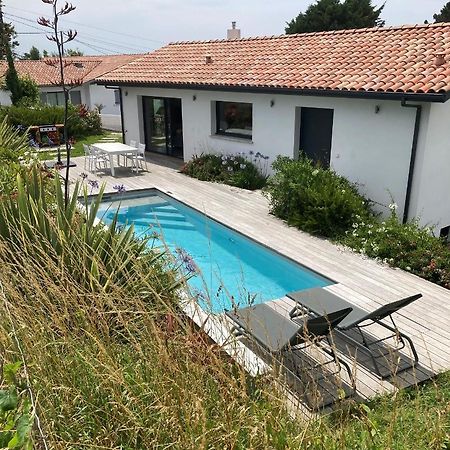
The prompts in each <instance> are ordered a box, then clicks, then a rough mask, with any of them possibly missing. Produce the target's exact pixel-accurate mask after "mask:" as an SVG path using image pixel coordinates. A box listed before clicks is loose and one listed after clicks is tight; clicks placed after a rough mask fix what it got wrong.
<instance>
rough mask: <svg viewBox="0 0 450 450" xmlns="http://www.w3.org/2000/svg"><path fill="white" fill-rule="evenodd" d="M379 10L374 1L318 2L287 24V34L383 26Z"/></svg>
mask: <svg viewBox="0 0 450 450" xmlns="http://www.w3.org/2000/svg"><path fill="white" fill-rule="evenodd" d="M383 8H384V4H383V5H382V6H380V7H379V8H376V7H375V6H373V5H372V0H344V2H343V3H342V2H341V1H340V0H317V1H316V3H313V4H312V5H310V6H309V7H308V8H307V10H306V11H305V12H304V13H302V12H301V13H300V14H299V15H298V16H297V17H296V18H294V19H292V20H291V21H290V22H288V23H287V27H286V29H285V31H286V33H287V34H293V33H310V32H317V31H332V30H345V29H353V28H371V27H376V26H383V25H384V20H382V19H381V18H380V15H381V12H382V11H383Z"/></svg>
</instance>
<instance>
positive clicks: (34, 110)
mask: <svg viewBox="0 0 450 450" xmlns="http://www.w3.org/2000/svg"><path fill="white" fill-rule="evenodd" d="M6 116H7V117H8V123H9V124H10V125H13V126H22V127H24V128H28V127H31V126H34V125H50V124H61V123H63V122H64V108H63V107H61V106H49V105H37V106H33V107H26V106H8V107H2V108H1V109H0V118H4V117H6ZM68 132H69V136H70V137H75V138H80V137H84V136H90V135H92V134H100V133H101V120H100V115H99V114H98V112H97V111H87V110H86V109H85V107H83V106H78V107H76V106H73V105H69V122H68Z"/></svg>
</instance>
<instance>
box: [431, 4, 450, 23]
mask: <svg viewBox="0 0 450 450" xmlns="http://www.w3.org/2000/svg"><path fill="white" fill-rule="evenodd" d="M433 19H434V22H435V23H437V22H450V2H448V3H446V4H445V5H444V6H443V8H442V9H441V12H440V13H439V14H434V16H433Z"/></svg>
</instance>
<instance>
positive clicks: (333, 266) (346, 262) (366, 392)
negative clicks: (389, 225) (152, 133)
mask: <svg viewBox="0 0 450 450" xmlns="http://www.w3.org/2000/svg"><path fill="white" fill-rule="evenodd" d="M148 161H149V165H148V168H149V170H148V172H140V173H139V174H132V173H131V171H130V169H129V168H128V169H125V168H121V169H118V170H117V173H116V177H115V178H113V177H111V176H110V175H109V172H108V171H106V172H105V173H102V172H99V173H97V174H96V175H92V174H90V175H89V178H90V179H97V180H98V181H99V182H100V183H106V192H112V191H113V186H114V185H116V184H123V185H124V186H125V187H126V189H127V191H130V190H134V189H146V188H157V189H159V190H160V191H162V192H164V193H166V194H169V195H171V196H172V197H174V198H176V199H178V200H180V201H182V202H184V203H186V204H188V205H190V206H192V207H194V208H196V209H198V210H200V211H202V212H204V213H206V214H207V215H209V216H210V217H212V218H214V219H216V220H218V221H219V222H222V223H224V224H225V225H228V226H229V227H231V228H234V229H235V230H237V231H239V232H241V233H243V234H245V235H247V236H248V237H250V238H252V239H254V240H255V241H258V242H260V243H261V244H264V245H266V246H268V247H270V248H272V249H274V250H276V251H278V252H280V253H281V254H284V255H286V256H288V257H289V258H291V259H293V260H295V261H297V262H299V263H300V264H303V265H305V266H307V267H309V268H311V269H313V270H315V271H317V272H319V273H321V274H323V275H325V276H326V277H328V278H331V279H332V280H334V281H336V284H335V285H332V286H330V287H328V288H327V289H329V290H330V291H333V292H335V293H336V294H339V295H340V296H342V297H343V298H345V299H347V300H348V301H349V302H351V303H354V304H355V305H357V306H359V307H361V308H363V309H367V310H373V309H376V308H378V307H379V306H381V305H383V304H385V303H388V302H391V301H394V300H397V299H399V298H403V297H406V296H409V295H412V294H415V293H418V292H420V293H422V294H423V298H421V299H419V300H418V301H416V302H415V303H413V304H411V305H409V306H407V307H406V308H404V309H403V310H402V311H401V312H400V313H397V314H396V315H395V316H396V317H395V318H396V321H397V324H398V326H399V328H400V330H401V331H403V332H404V333H405V334H407V335H409V336H410V337H411V338H412V339H413V341H414V343H415V345H416V349H417V351H418V354H419V366H418V367H417V368H416V369H414V370H410V371H406V372H403V373H402V374H399V375H398V376H396V377H395V379H390V380H389V381H381V380H380V378H378V377H377V376H376V375H374V374H373V372H372V371H371V370H368V367H367V366H365V365H364V364H363V365H360V364H358V365H357V366H354V370H356V375H357V391H358V394H359V395H360V396H361V397H362V398H370V397H373V396H374V395H376V394H381V393H385V392H390V391H393V390H394V389H395V388H396V387H406V386H410V385H412V384H414V383H415V382H420V381H424V380H426V379H428V378H430V377H432V376H434V375H435V374H437V373H440V372H445V371H448V370H450V345H449V344H450V291H448V290H446V289H444V288H442V287H439V286H437V285H435V284H432V283H429V282H427V281H425V280H422V279H421V278H419V277H416V276H414V275H411V274H409V273H406V272H404V271H401V270H397V269H392V268H389V267H386V266H384V265H381V264H379V263H377V262H375V261H373V260H368V259H366V258H364V257H362V256H360V255H358V254H355V253H352V252H351V251H349V250H347V249H344V248H340V247H337V246H335V245H333V244H331V243H330V242H328V241H326V240H323V239H319V238H315V237H312V236H310V235H308V234H306V233H303V232H301V231H299V230H297V229H295V228H292V227H289V226H287V225H286V224H284V223H283V222H282V221H281V220H279V219H277V218H275V217H273V216H271V215H270V214H269V209H268V202H267V199H266V198H264V197H263V196H262V195H261V193H260V192H249V191H244V190H241V189H237V188H233V187H229V186H225V185H220V184H213V183H207V182H200V181H198V180H194V179H191V178H189V177H187V176H184V175H182V174H180V173H178V172H177V170H176V168H177V167H179V166H180V165H181V162H179V161H176V160H172V161H167V160H164V159H163V158H161V157H158V156H157V155H155V156H151V157H149V160H148ZM75 162H76V163H77V167H75V168H73V169H72V171H71V179H73V180H75V179H79V175H80V174H81V173H82V172H86V171H85V170H84V168H83V166H84V158H75ZM168 166H172V167H168ZM94 193H95V192H94ZM270 305H271V306H272V307H274V308H276V309H277V310H278V311H280V312H284V313H287V311H289V310H290V308H291V307H292V306H293V302H292V301H291V300H289V299H288V298H282V299H278V300H276V301H273V302H270ZM407 356H408V355H405V357H407Z"/></svg>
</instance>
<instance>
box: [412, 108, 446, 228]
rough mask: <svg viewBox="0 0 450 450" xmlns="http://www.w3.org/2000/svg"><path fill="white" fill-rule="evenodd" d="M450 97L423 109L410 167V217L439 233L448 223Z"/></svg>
mask: <svg viewBox="0 0 450 450" xmlns="http://www.w3.org/2000/svg"><path fill="white" fill-rule="evenodd" d="M449 195H450V101H448V102H446V103H443V104H440V103H434V104H431V105H428V106H427V107H426V109H425V110H424V114H423V120H422V126H421V131H420V139H419V147H418V153H417V159H416V167H415V171H414V184H413V191H412V201H411V214H410V216H411V217H418V218H419V219H420V222H421V224H422V225H427V226H432V227H433V229H434V232H435V234H437V235H439V231H440V230H441V228H444V227H447V226H449V225H450V199H449Z"/></svg>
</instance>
